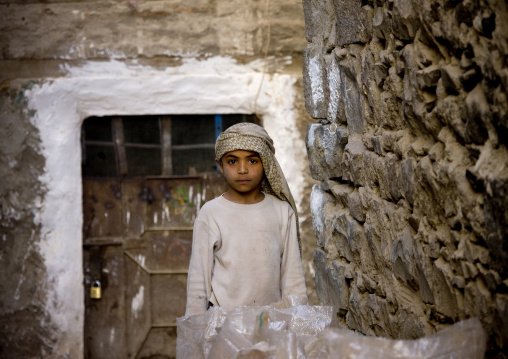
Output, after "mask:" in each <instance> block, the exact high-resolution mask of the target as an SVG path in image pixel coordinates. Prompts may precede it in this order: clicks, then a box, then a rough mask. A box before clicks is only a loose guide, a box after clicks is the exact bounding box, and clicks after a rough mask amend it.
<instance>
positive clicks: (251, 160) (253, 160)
mask: <svg viewBox="0 0 508 359" xmlns="http://www.w3.org/2000/svg"><path fill="white" fill-rule="evenodd" d="M249 162H250V163H258V160H256V159H254V158H251V159H250V160H249Z"/></svg>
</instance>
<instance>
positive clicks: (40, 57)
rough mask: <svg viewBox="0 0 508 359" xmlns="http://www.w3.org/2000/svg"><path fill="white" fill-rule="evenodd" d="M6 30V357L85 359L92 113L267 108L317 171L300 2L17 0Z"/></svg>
mask: <svg viewBox="0 0 508 359" xmlns="http://www.w3.org/2000/svg"><path fill="white" fill-rule="evenodd" d="M0 33H1V34H2V36H0V137H1V138H2V140H1V141H0V175H1V177H2V180H1V181H0V242H1V245H0V262H1V265H0V273H1V277H2V278H3V280H2V284H1V285H0V338H1V339H0V357H2V358H21V357H23V358H25V357H30V358H64V357H70V358H81V357H83V354H84V353H83V316H84V294H83V290H84V288H83V277H82V271H83V268H82V264H81V261H82V243H81V225H82V208H81V206H82V204H81V174H80V156H81V153H80V144H79V136H80V125H81V122H82V121H83V119H84V118H86V117H87V116H91V115H97V116H105V115H118V114H120V115H121V114H125V115H128V114H139V115H144V114H166V113H176V112H171V111H179V112H178V113H185V112H183V111H190V113H194V112H193V111H197V112H196V113H209V112H204V111H210V109H220V110H221V111H224V112H223V113H227V111H235V112H236V113H239V112H240V113H252V112H253V111H259V114H260V115H261V116H262V117H263V118H264V119H265V121H266V124H267V126H268V127H270V126H271V129H272V131H274V132H276V133H275V135H279V136H282V137H287V138H288V140H286V142H288V141H292V142H293V143H298V144H300V145H299V147H301V150H296V151H284V149H283V148H284V146H285V145H286V144H284V143H283V145H284V146H283V147H282V149H281V150H280V152H279V153H280V154H279V156H281V155H282V156H283V157H284V156H286V159H285V160H284V161H281V162H285V163H286V164H288V163H291V161H292V162H293V163H296V165H295V166H294V169H298V168H305V167H307V166H306V159H305V153H304V151H305V149H304V147H305V146H304V137H305V126H302V124H305V123H306V121H307V120H308V115H307V114H306V112H305V109H303V106H300V108H296V109H295V108H292V101H298V99H299V97H301V93H303V82H302V80H301V77H302V75H301V54H302V52H303V50H304V49H305V45H306V41H305V28H304V16H303V9H302V6H301V2H300V1H299V0H281V1H255V0H249V1H245V0H185V1H174V0H155V1H116V0H111V1H103V0H96V1H95V0H83V1H65V0H64V1H62V0H49V1H43V2H41V1H25V0H7V1H3V2H1V3H0ZM265 55H268V57H267V58H266V61H264V60H265ZM260 83H261V84H262V85H263V86H262V87H261V86H260ZM228 89H229V90H228ZM295 93H297V94H296V95H295ZM210 94H212V96H211V95H210ZM228 96H229V97H228ZM282 97H284V98H282ZM293 97H294V98H293ZM290 98H291V99H290ZM300 102H301V103H303V100H300ZM274 107H275V110H274ZM187 113H189V112H187ZM281 119H283V120H289V122H288V123H292V121H296V123H297V126H295V127H297V128H296V130H295V128H291V126H288V125H286V124H285V122H283V121H280V120H281ZM287 127H290V128H287ZM287 133H291V136H286V134H287ZM274 137H275V136H274ZM298 141H299V142H298ZM279 144H280V142H279ZM276 145H277V143H276ZM291 145H292V144H291ZM298 151H301V154H300V157H301V159H298V160H296V161H295V160H294V158H293V159H292V160H291V161H290V160H289V159H288V158H287V157H288V155H291V156H296V155H298ZM283 159H284V158H283ZM279 160H280V157H279ZM296 177H298V176H295V175H291V179H294V178H296ZM308 177H310V175H309V176H308ZM305 186H306V187H307V189H301V194H302V193H304V192H305V190H306V191H307V194H309V193H310V187H311V186H310V184H309V179H308V178H307V182H306V184H305ZM299 190H300V189H299ZM300 197H301V195H300ZM306 203H307V204H308V201H307V202H305V201H302V203H301V205H302V214H303V217H305V212H309V211H308V210H307V211H306V210H305V205H306ZM307 208H308V207H307ZM307 217H308V218H310V214H309V215H307ZM303 219H304V220H303V221H302V225H303V227H304V231H303V232H304V233H309V235H308V236H307V237H308V238H309V239H310V240H311V242H313V234H312V233H311V232H312V228H310V230H309V229H308V227H311V223H310V219H309V220H307V221H305V218H303ZM305 228H307V230H306V229H305ZM309 247H310V246H306V247H305V248H306V252H305V253H306V257H305V258H306V266H305V267H306V269H307V268H308V263H309V262H311V261H312V253H311V251H310V250H309V249H308V248H309ZM306 275H307V280H308V282H309V283H313V279H312V276H311V275H310V274H309V272H308V271H307V273H306ZM311 287H312V286H311ZM310 293H312V288H311V291H310Z"/></svg>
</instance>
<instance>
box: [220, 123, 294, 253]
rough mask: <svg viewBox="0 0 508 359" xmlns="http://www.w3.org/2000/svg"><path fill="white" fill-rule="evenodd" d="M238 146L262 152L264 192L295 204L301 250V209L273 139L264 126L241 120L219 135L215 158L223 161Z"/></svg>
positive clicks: (241, 148) (242, 148)
mask: <svg viewBox="0 0 508 359" xmlns="http://www.w3.org/2000/svg"><path fill="white" fill-rule="evenodd" d="M237 150H244V151H253V152H257V153H258V154H259V157H260V158H261V162H263V169H264V172H265V177H264V178H263V181H262V184H261V190H262V191H263V192H264V193H268V194H271V195H273V196H275V197H277V198H279V199H280V200H282V201H285V202H288V203H289V205H290V206H291V208H293V211H294V212H295V217H296V232H297V236H298V246H299V247H300V254H301V252H302V243H301V239H300V229H299V221H298V212H297V210H296V206H295V201H294V199H293V195H292V194H291V191H290V190H289V186H288V183H287V181H286V178H285V177H284V173H283V172H282V169H281V168H280V165H279V162H277V159H276V158H275V147H273V140H272V139H271V138H270V136H269V135H268V133H267V132H266V131H265V129H264V128H262V127H261V126H258V125H255V124H253V123H249V122H241V123H237V124H236V125H233V126H231V127H229V128H228V129H227V130H226V131H224V132H222V133H221V134H220V135H219V137H218V138H217V142H215V158H217V160H219V161H220V160H221V159H222V156H224V155H225V154H226V153H228V152H231V151H237Z"/></svg>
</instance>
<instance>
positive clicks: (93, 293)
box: [90, 280, 102, 299]
mask: <svg viewBox="0 0 508 359" xmlns="http://www.w3.org/2000/svg"><path fill="white" fill-rule="evenodd" d="M101 296H102V290H101V282H99V281H98V280H96V281H94V282H93V283H92V286H91V287H90V298H92V299H101Z"/></svg>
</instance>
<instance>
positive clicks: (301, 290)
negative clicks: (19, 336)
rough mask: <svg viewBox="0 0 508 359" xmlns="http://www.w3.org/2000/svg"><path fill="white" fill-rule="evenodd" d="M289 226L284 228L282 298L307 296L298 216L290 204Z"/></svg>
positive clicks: (281, 275) (281, 276) (281, 278)
mask: <svg viewBox="0 0 508 359" xmlns="http://www.w3.org/2000/svg"><path fill="white" fill-rule="evenodd" d="M288 210H289V215H288V221H287V226H285V228H283V229H282V230H283V233H282V235H283V238H284V252H283V254H282V261H281V272H280V273H281V274H280V288H281V294H282V298H287V297H288V296H290V295H295V296H305V297H307V289H306V287H305V276H304V274H303V267H302V260H301V257H300V249H299V246H298V236H297V231H296V217H295V213H294V212H293V209H292V208H291V207H289V206H288Z"/></svg>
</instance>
